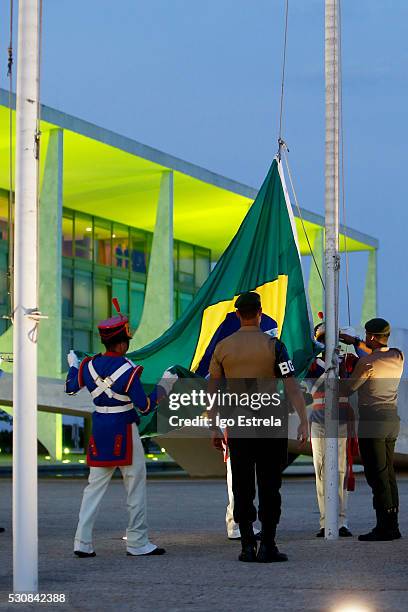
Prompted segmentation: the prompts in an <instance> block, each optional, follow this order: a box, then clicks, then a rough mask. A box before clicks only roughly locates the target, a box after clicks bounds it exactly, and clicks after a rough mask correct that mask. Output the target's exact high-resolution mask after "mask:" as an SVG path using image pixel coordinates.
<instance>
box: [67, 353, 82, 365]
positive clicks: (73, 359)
mask: <svg viewBox="0 0 408 612" xmlns="http://www.w3.org/2000/svg"><path fill="white" fill-rule="evenodd" d="M67 361H68V365H69V367H70V368H76V369H77V370H78V368H79V359H78V357H77V356H76V354H75V352H74V351H73V350H72V349H71V350H70V351H69V353H68V355H67Z"/></svg>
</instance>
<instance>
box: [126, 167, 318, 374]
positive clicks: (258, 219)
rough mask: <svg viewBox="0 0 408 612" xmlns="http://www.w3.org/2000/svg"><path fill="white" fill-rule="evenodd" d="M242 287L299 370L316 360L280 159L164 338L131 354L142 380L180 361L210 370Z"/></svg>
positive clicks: (193, 368) (197, 369)
mask: <svg viewBox="0 0 408 612" xmlns="http://www.w3.org/2000/svg"><path fill="white" fill-rule="evenodd" d="M244 291H256V292H257V293H259V295H260V296H261V300H262V310H263V312H264V314H265V317H264V320H263V325H262V327H263V329H264V331H268V328H269V327H270V328H271V329H272V328H274V327H275V328H276V326H277V335H278V337H279V338H280V339H281V340H282V341H283V342H284V344H285V345H286V347H287V349H288V353H289V355H290V356H291V357H292V361H293V364H294V366H295V370H296V373H297V374H298V375H302V374H303V373H304V372H305V371H306V370H307V368H308V366H309V363H310V361H311V359H312V358H313V341H312V334H311V323H310V318H309V312H308V305H307V299H306V294H305V287H304V283H303V275H302V268H301V263H300V255H299V250H298V245H297V239H296V228H295V222H294V218H293V213H292V209H291V206H290V202H289V197H288V193H287V190H286V186H285V180H284V176H283V171H282V165H281V162H280V161H279V160H278V159H275V160H274V161H273V163H272V166H271V168H270V170H269V172H268V175H267V177H266V179H265V181H264V183H263V185H262V187H261V189H260V191H259V193H258V195H257V197H256V199H255V201H254V203H253V204H252V206H251V208H250V209H249V211H248V213H247V215H246V217H245V218H244V220H243V222H242V224H241V226H240V228H239V230H238V232H237V234H236V235H235V236H234V238H233V239H232V241H231V243H230V244H229V246H228V248H227V249H226V251H225V252H224V253H223V255H222V256H221V258H220V259H219V261H218V263H217V265H216V266H215V268H214V269H213V271H212V272H211V274H210V275H209V277H208V278H207V280H206V282H205V283H204V285H203V286H202V287H201V289H200V290H199V292H198V293H197V295H196V296H195V298H194V301H193V302H192V303H191V304H190V305H189V307H188V308H187V310H186V311H185V312H184V313H183V314H182V316H181V317H180V318H179V319H178V320H177V321H176V322H175V323H174V324H173V325H172V326H171V327H170V328H169V329H168V330H167V331H166V332H165V333H164V334H163V335H162V336H160V337H159V338H158V339H157V340H155V341H154V342H152V343H150V344H148V345H147V346H145V347H143V348H142V349H140V350H137V351H134V352H132V353H129V354H128V357H129V358H130V359H132V360H133V361H134V362H136V363H138V364H141V365H142V366H143V367H144V372H143V382H144V383H150V384H152V383H155V382H157V381H158V380H159V379H160V377H161V375H162V373H163V371H164V370H165V369H166V368H168V367H170V366H172V365H175V364H177V365H179V366H182V367H183V368H186V369H187V370H190V371H193V372H197V373H199V374H201V375H205V371H206V370H208V362H209V347H210V349H211V347H212V350H213V348H214V345H215V344H214V343H215V339H216V338H217V337H219V334H220V329H221V328H222V326H223V325H225V322H226V321H228V318H229V319H230V320H232V317H231V314H230V313H233V312H234V310H235V309H234V302H235V300H236V298H237V296H238V295H239V294H240V293H242V292H244ZM234 317H235V315H234ZM234 321H236V319H235V318H234ZM233 331H234V330H233ZM223 335H225V334H223ZM212 350H210V352H212ZM203 364H204V365H203Z"/></svg>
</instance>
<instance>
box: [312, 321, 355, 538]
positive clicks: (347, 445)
mask: <svg viewBox="0 0 408 612" xmlns="http://www.w3.org/2000/svg"><path fill="white" fill-rule="evenodd" d="M319 316H321V317H322V316H323V314H322V313H319ZM325 331H326V330H325V324H324V323H320V324H319V325H316V327H315V340H316V341H317V342H319V343H320V344H321V345H322V351H323V353H322V357H317V358H316V359H315V360H314V361H313V363H312V365H311V367H310V369H309V371H308V373H307V381H308V386H309V391H310V393H311V395H312V399H313V404H312V412H311V414H310V441H311V445H312V454H313V466H314V470H315V478H316V495H317V503H318V506H319V514H320V529H319V531H318V532H317V533H316V537H318V538H323V537H324V527H325V492H324V491H325V487H324V469H325V455H326V453H325V445H326V444H325V442H326V441H325V417H324V414H325V411H324V408H325V389H324V381H325V377H326V371H325V362H324V343H325ZM356 362H357V357H356V356H355V355H352V354H348V355H342V356H341V357H340V367H339V371H340V376H341V377H342V378H345V377H347V376H348V375H349V373H350V371H352V369H353V368H354V366H355V364H356ZM353 440H355V431H354V412H353V409H352V407H351V405H350V403H349V400H348V397H344V396H340V397H339V437H338V466H339V483H338V494H339V521H338V528H339V536H340V537H351V535H352V534H351V532H350V530H349V529H348V524H347V500H348V490H352V489H353V488H354V485H353V484H352V483H354V479H353V477H352V463H353V450H354V449H353V446H355V443H353ZM348 471H349V475H350V476H351V478H350V479H347V478H346V475H347V472H348Z"/></svg>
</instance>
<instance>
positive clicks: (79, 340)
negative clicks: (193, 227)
mask: <svg viewBox="0 0 408 612" xmlns="http://www.w3.org/2000/svg"><path fill="white" fill-rule="evenodd" d="M152 239H153V234H152V233H151V232H147V231H145V230H141V229H138V228H135V227H130V226H127V225H122V224H119V223H116V222H113V221H109V220H107V219H102V218H99V217H95V216H91V215H86V214H84V213H82V212H77V211H74V210H70V209H65V208H64V210H63V219H62V355H63V356H64V359H65V355H66V353H67V352H68V350H69V349H70V348H72V347H73V346H74V347H75V348H76V349H78V350H82V351H85V352H88V351H89V352H91V351H92V352H97V351H99V350H101V348H102V347H101V344H100V341H99V335H98V333H97V331H96V325H97V323H98V322H99V321H100V320H101V319H106V318H108V317H110V316H111V315H112V314H113V313H112V305H111V299H112V297H117V298H118V300H119V303H120V306H121V310H122V312H123V313H124V314H126V315H129V319H130V326H131V328H132V329H135V328H137V326H138V324H139V322H140V319H141V316H142V311H143V304H144V296H145V288H146V281H147V273H148V268H149V259H150V252H151V245H152ZM173 252H174V313H175V317H176V318H177V317H179V316H180V315H181V313H182V312H183V311H184V310H185V308H186V307H187V306H188V305H189V304H190V302H191V301H192V300H193V298H194V295H195V293H196V292H197V290H198V289H199V288H200V287H201V285H202V284H203V282H204V281H205V280H206V278H207V277H208V275H209V272H210V265H211V251H210V250H209V249H206V248H203V247H199V246H197V245H193V244H189V243H187V242H181V241H178V240H174V251H173Z"/></svg>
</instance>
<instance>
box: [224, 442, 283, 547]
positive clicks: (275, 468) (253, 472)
mask: <svg viewBox="0 0 408 612" xmlns="http://www.w3.org/2000/svg"><path fill="white" fill-rule="evenodd" d="M228 447H229V453H230V459H231V472H232V491H233V493H234V520H235V522H236V523H238V524H239V525H240V527H241V526H246V525H249V524H252V523H253V522H254V521H255V520H256V515H257V512H256V508H255V506H254V500H255V494H256V488H255V477H256V482H257V484H258V501H259V508H258V518H259V520H260V521H261V523H262V531H263V532H264V533H266V532H270V533H271V534H272V535H273V536H274V534H275V530H276V525H277V524H278V523H279V518H280V515H281V495H280V488H281V485H282V471H283V470H284V469H285V467H286V466H287V461H288V440H287V438H259V439H257V438H230V439H229V440H228ZM241 532H242V530H241Z"/></svg>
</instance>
